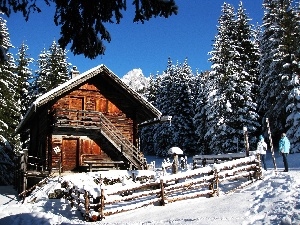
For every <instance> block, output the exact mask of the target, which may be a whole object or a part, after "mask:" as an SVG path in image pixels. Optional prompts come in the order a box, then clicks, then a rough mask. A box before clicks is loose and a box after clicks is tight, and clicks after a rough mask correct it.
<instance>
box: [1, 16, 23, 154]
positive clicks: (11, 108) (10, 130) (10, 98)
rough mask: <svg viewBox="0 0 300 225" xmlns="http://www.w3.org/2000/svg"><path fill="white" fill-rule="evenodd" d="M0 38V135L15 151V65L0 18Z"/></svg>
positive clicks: (17, 115)
mask: <svg viewBox="0 0 300 225" xmlns="http://www.w3.org/2000/svg"><path fill="white" fill-rule="evenodd" d="M0 36H1V37H2V39H1V42H0V47H1V49H2V51H5V53H6V54H5V61H4V62H3V63H1V64H0V71H1V73H0V105H1V107H0V133H1V135H2V136H3V137H4V138H5V139H7V140H8V141H9V142H10V143H11V145H12V146H14V148H15V149H16V150H18V149H19V146H20V142H19V137H18V135H15V129H16V127H17V125H18V123H19V119H20V117H19V112H20V109H19V108H18V104H16V102H17V101H18V99H17V95H16V93H15V87H17V75H16V64H15V60H14V57H13V55H12V54H11V53H9V49H10V48H12V47H13V46H12V44H11V42H10V38H9V32H8V28H7V25H6V20H4V19H3V18H2V17H0Z"/></svg>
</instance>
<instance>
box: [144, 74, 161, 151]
mask: <svg viewBox="0 0 300 225" xmlns="http://www.w3.org/2000/svg"><path fill="white" fill-rule="evenodd" d="M156 95H157V79H155V77H154V76H153V75H150V79H149V86H148V88H147V92H146V96H145V97H146V99H147V101H148V102H149V103H151V104H152V105H154V104H155V102H156ZM154 127H155V126H154V125H148V126H145V127H143V128H141V129H140V142H141V143H140V144H141V149H142V151H143V153H144V154H148V155H155V151H154V142H153V136H154Z"/></svg>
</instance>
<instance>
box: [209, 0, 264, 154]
mask: <svg viewBox="0 0 300 225" xmlns="http://www.w3.org/2000/svg"><path fill="white" fill-rule="evenodd" d="M248 21H249V19H248V18H247V16H246V14H245V12H244V9H243V7H242V4H240V6H239V10H238V13H237V14H235V13H234V8H233V7H232V6H231V5H229V4H226V3H224V5H223V7H222V15H221V16H220V19H219V24H220V25H219V27H218V34H217V36H216V38H215V43H214V45H213V51H212V52H211V55H212V57H211V59H210V61H211V62H212V63H213V65H212V71H211V73H210V75H209V79H210V81H209V83H210V85H209V92H208V97H207V104H206V105H205V112H206V114H207V116H206V117H207V121H206V125H207V132H206V134H205V140H206V141H207V142H208V143H209V148H210V150H211V152H212V153H228V152H236V151H241V149H242V150H243V149H244V138H243V127H244V126H246V127H248V130H249V128H250V130H251V132H254V131H256V130H257V127H258V126H259V125H258V123H257V119H258V115H257V113H256V103H255V102H254V96H253V87H252V86H253V84H252V83H253V79H254V77H255V76H256V74H249V73H250V71H249V68H252V65H251V62H250V61H251V60H253V59H252V58H250V55H251V56H252V55H255V52H253V51H254V47H253V45H252V42H251V38H252V36H251V29H250V25H249V24H248ZM249 62H250V63H249ZM253 63H255V62H253ZM254 141H255V139H251V140H250V142H252V143H253V144H254ZM237 146H239V147H237Z"/></svg>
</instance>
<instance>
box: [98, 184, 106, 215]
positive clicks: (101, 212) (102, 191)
mask: <svg viewBox="0 0 300 225" xmlns="http://www.w3.org/2000/svg"><path fill="white" fill-rule="evenodd" d="M99 210H100V212H99V213H100V215H99V219H100V220H102V219H104V218H105V216H104V189H101V196H100V208H99Z"/></svg>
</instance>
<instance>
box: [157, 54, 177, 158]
mask: <svg viewBox="0 0 300 225" xmlns="http://www.w3.org/2000/svg"><path fill="white" fill-rule="evenodd" d="M174 70H175V68H174V65H173V64H172V61H171V59H170V58H169V59H168V65H167V70H166V71H165V72H164V73H163V74H162V75H160V76H158V77H157V79H158V86H157V97H156V102H155V106H156V107H157V108H158V109H159V110H160V111H161V113H162V115H168V116H172V115H173V113H172V111H171V108H172V104H173V102H172V100H173V99H172V98H171V96H172V93H171V92H170V90H171V86H172V82H173V76H174ZM153 139H154V149H155V154H156V155H158V156H167V154H168V153H167V151H168V149H169V148H171V147H172V146H173V134H172V129H171V127H170V125H169V124H168V123H161V124H157V125H155V128H154V136H153Z"/></svg>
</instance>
